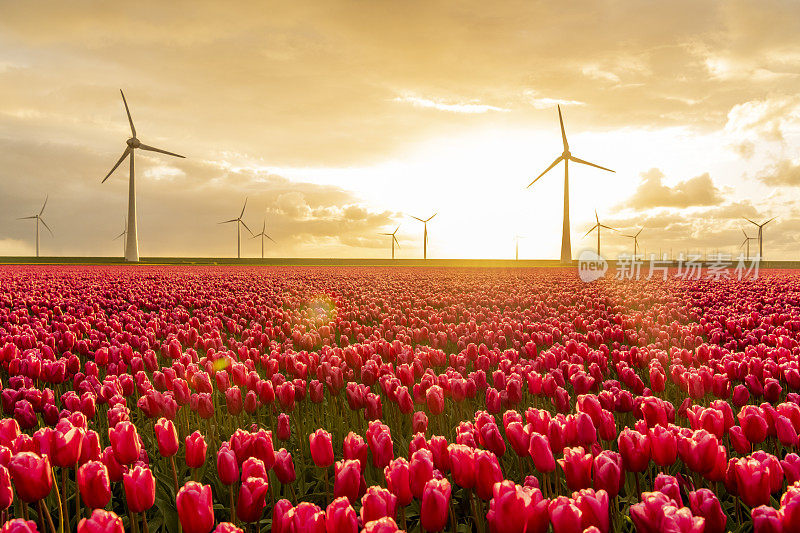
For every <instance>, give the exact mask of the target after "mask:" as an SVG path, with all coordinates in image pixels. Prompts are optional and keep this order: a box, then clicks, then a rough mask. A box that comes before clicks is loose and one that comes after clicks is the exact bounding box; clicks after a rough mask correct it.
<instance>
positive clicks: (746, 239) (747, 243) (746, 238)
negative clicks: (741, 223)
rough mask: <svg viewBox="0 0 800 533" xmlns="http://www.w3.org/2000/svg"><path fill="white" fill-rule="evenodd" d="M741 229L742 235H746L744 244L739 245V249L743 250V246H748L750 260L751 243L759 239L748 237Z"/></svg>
mask: <svg viewBox="0 0 800 533" xmlns="http://www.w3.org/2000/svg"><path fill="white" fill-rule="evenodd" d="M739 229H741V230H742V234H744V241H742V244H740V245H739V248H742V247H743V246H745V245H747V259H750V241H755V240H758V239H756V237H748V236H747V232H746V231H745V230H744V229H742V228H739Z"/></svg>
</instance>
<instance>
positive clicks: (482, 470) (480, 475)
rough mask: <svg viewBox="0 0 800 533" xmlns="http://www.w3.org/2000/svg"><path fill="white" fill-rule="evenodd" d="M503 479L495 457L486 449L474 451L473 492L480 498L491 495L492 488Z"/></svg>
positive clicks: (484, 498)
mask: <svg viewBox="0 0 800 533" xmlns="http://www.w3.org/2000/svg"><path fill="white" fill-rule="evenodd" d="M502 480H503V472H502V471H501V470H500V463H498V461H497V457H496V456H495V455H494V454H493V453H492V452H489V451H486V450H476V451H475V492H476V493H477V495H478V497H479V498H480V499H482V500H489V499H490V498H491V497H492V488H493V487H494V484H495V483H497V482H498V481H502Z"/></svg>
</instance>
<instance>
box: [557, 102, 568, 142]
mask: <svg viewBox="0 0 800 533" xmlns="http://www.w3.org/2000/svg"><path fill="white" fill-rule="evenodd" d="M558 122H559V124H561V141H562V142H563V143H564V151H565V152H566V151H567V150H569V143H568V142H567V133H566V132H565V131H564V119H563V118H561V106H560V105H559V106H558Z"/></svg>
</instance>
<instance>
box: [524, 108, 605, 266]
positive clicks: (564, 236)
mask: <svg viewBox="0 0 800 533" xmlns="http://www.w3.org/2000/svg"><path fill="white" fill-rule="evenodd" d="M558 122H559V123H560V124H561V142H562V143H563V145H564V151H563V152H562V153H561V155H560V156H558V157H557V158H556V160H555V161H553V162H552V163H551V164H550V166H549V167H547V168H546V169H545V171H544V172H542V173H541V174H539V175H538V176H537V177H536V179H535V180H533V181H532V182H530V183H529V184H528V187H530V186H531V185H533V184H534V183H536V182H537V181H538V180H539V178H541V177H542V176H544V175H545V174H547V173H548V172H549V171H550V169H552V168H553V167H554V166H556V165H557V164H558V163H560V162H561V161H564V224H563V229H562V233H561V262H562V263H570V262H571V261H572V245H571V243H570V236H569V162H570V161H574V162H575V163H580V164H582V165H589V166H590V167H595V168H599V169H600V170H606V171H608V172H616V171H614V170H611V169H610V168H606V167H601V166H600V165H595V164H594V163H590V162H588V161H584V160H583V159H578V158H577V157H575V156H573V155H572V153H571V152H570V151H569V143H568V142H567V134H566V132H565V131H564V120H563V118H562V117H561V106H560V105H559V106H558Z"/></svg>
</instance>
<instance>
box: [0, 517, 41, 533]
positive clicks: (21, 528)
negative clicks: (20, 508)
mask: <svg viewBox="0 0 800 533" xmlns="http://www.w3.org/2000/svg"><path fill="white" fill-rule="evenodd" d="M38 531H39V530H38V529H36V522H34V521H33V520H25V519H24V518H14V519H13V520H9V521H8V522H6V523H5V524H3V527H0V533H37V532H38Z"/></svg>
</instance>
